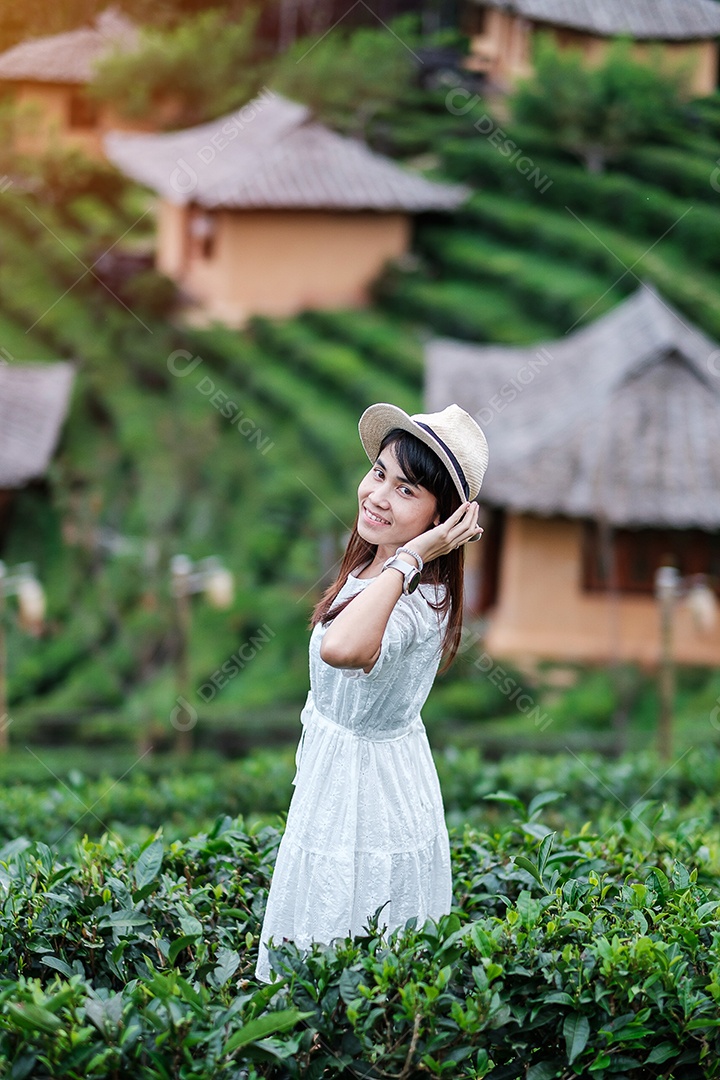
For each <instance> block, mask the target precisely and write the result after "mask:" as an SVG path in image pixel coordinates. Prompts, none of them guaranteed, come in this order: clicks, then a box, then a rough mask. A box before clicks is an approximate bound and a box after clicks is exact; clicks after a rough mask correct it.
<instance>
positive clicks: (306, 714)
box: [301, 703, 425, 742]
mask: <svg viewBox="0 0 720 1080" xmlns="http://www.w3.org/2000/svg"><path fill="white" fill-rule="evenodd" d="M301 720H302V723H303V726H307V725H309V724H312V723H313V722H315V721H318V720H319V721H320V723H323V724H327V725H328V726H329V727H331V728H334V729H336V730H337V731H341V732H343V734H345V735H351V736H352V737H353V738H354V739H359V740H361V741H362V742H395V741H397V740H398V739H404V738H405V737H406V736H407V735H410V734H411V733H412V732H415V731H424V730H425V725H424V724H423V722H422V716H421V715H420V713H418V714H417V715H416V716H414V717H413V719H412V720H411V721H410V723H408V724H406V725H405V727H402V728H398V729H396V730H395V729H394V730H393V731H392V734H390V735H383V734H382V733H378V732H375V733H374V734H371V735H362V734H360V733H358V732H357V731H355V730H354V729H353V728H349V727H346V726H345V725H344V724H338V722H337V720H332V719H331V718H330V717H329V716H326V715H325V713H322V712H320V710H319V709H318V707H317V706H316V705H315V704H314V703H313V704H312V705H311V706H310V707H309V708H308V709H307V711H306V710H305V709H303V713H302V715H301Z"/></svg>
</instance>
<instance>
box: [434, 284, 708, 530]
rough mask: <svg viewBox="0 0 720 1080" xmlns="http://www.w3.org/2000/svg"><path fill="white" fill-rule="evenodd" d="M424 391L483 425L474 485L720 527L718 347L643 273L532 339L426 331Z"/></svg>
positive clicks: (543, 504)
mask: <svg viewBox="0 0 720 1080" xmlns="http://www.w3.org/2000/svg"><path fill="white" fill-rule="evenodd" d="M426 356H427V378H428V391H427V392H428V401H429V406H430V408H442V407H443V406H444V405H446V404H447V403H448V402H450V401H461V402H462V403H463V406H464V408H466V409H468V411H470V412H472V413H473V414H475V415H476V416H477V418H478V420H479V422H480V423H481V424H482V423H483V421H484V426H485V429H486V431H487V438H488V444H489V447H490V465H489V467H488V471H487V475H486V478H485V481H484V484H483V491H482V495H483V499H485V500H487V501H488V502H492V503H494V504H497V505H503V506H506V507H511V508H513V509H516V510H523V511H531V512H532V513H536V514H543V515H551V514H566V515H567V516H569V517H593V518H603V519H606V520H607V521H609V522H610V523H612V524H615V525H627V526H641V525H644V526H661V525H662V526H666V527H669V528H676V529H679V528H689V527H693V526H697V527H701V528H707V529H717V528H720V374H718V372H720V364H718V365H717V367H715V366H714V365H713V359H712V358H713V357H718V356H720V349H719V347H718V345H717V344H716V343H715V342H713V341H712V340H710V338H708V337H706V336H705V335H704V334H703V333H702V332H701V331H700V330H698V329H697V328H696V327H693V326H691V325H690V324H689V323H688V322H687V320H685V319H684V318H683V317H682V316H681V315H680V314H679V313H678V312H677V311H676V310H675V309H674V308H673V307H672V306H671V305H670V304H668V303H667V301H665V300H663V299H662V298H661V297H660V296H659V295H658V293H657V292H656V291H655V289H654V288H653V287H652V286H650V285H644V286H643V287H642V288H640V289H639V290H638V291H637V292H636V293H634V294H633V295H632V296H631V297H630V298H629V299H628V300H626V301H625V302H624V303H622V304H620V305H619V306H618V307H616V308H615V309H614V310H612V311H610V312H609V313H608V314H607V315H604V316H603V317H602V318H600V319H597V320H596V321H595V322H594V323H591V324H590V325H588V326H585V327H583V328H582V329H580V330H577V331H575V332H574V333H572V334H568V336H567V337H564V338H560V339H559V340H557V341H552V342H547V343H543V344H542V345H539V346H536V347H532V348H523V349H516V348H506V347H502V346H495V345H492V346H484V345H481V346H475V345H467V344H463V343H461V342H455V341H446V340H434V341H432V342H431V343H430V344H429V345H428V347H427V353H426Z"/></svg>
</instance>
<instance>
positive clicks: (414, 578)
mask: <svg viewBox="0 0 720 1080" xmlns="http://www.w3.org/2000/svg"><path fill="white" fill-rule="evenodd" d="M419 584H420V571H419V570H415V571H414V573H413V574H411V575H410V580H409V581H408V582H407V591H408V592H409V593H411V592H415V590H416V589H417V587H418V585H419Z"/></svg>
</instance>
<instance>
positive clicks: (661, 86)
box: [511, 34, 689, 173]
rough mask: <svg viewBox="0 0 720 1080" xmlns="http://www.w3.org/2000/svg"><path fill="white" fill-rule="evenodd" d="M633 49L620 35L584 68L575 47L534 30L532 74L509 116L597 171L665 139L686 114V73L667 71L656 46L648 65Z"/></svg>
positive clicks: (522, 84) (520, 87)
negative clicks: (594, 62)
mask: <svg viewBox="0 0 720 1080" xmlns="http://www.w3.org/2000/svg"><path fill="white" fill-rule="evenodd" d="M631 48H632V43H631V42H630V41H629V40H627V39H618V40H617V41H615V42H613V44H612V45H611V46H610V48H609V49H608V52H607V55H606V57H605V59H604V61H603V62H602V63H601V64H600V65H590V64H589V63H588V61H587V59H586V58H585V57H584V56H583V53H582V52H581V51H580V50H579V49H559V48H558V47H557V46H556V45H555V44H554V42H553V40H552V38H551V37H550V36H549V35H547V34H541V35H539V37H538V42H537V45H536V50H535V55H534V68H535V73H534V75H533V77H532V78H530V79H525V80H522V81H521V82H520V83H519V84H518V86H517V88H516V91H515V93H514V95H513V96H512V99H511V107H512V110H513V115H514V118H515V120H516V121H518V122H520V123H528V124H532V125H534V126H536V127H538V128H541V129H542V130H543V131H544V132H545V133H546V135H547V138H548V140H549V141H550V142H552V143H553V144H554V145H555V146H558V147H560V148H561V149H563V150H566V151H568V152H569V153H571V154H575V155H576V156H577V157H579V158H580V159H581V160H582V161H583V162H584V164H585V166H586V168H587V169H588V171H589V172H596V173H599V172H603V171H604V169H605V165H606V163H607V162H608V161H610V160H612V159H615V158H618V157H621V156H622V154H623V153H625V152H626V151H627V150H629V149H630V148H631V147H632V146H634V145H635V144H636V143H638V142H665V141H671V140H672V137H673V133H674V132H675V131H677V130H678V129H679V128H680V127H681V126H682V124H683V122H684V119H685V115H686V109H687V106H686V105H685V104H684V98H685V96H686V93H687V82H688V75H689V72H688V70H687V68H680V67H674V68H673V69H672V70H667V69H666V68H667V65H664V64H663V51H662V47H661V46H658V47H657V48H656V49H655V50H654V51H653V52H652V54H651V57H650V62H649V63H643V62H642V61H638V60H635V59H633V57H632V55H631Z"/></svg>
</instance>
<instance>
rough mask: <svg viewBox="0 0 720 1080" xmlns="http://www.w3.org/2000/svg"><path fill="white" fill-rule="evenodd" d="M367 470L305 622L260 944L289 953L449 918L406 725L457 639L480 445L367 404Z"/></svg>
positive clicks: (424, 785)
mask: <svg viewBox="0 0 720 1080" xmlns="http://www.w3.org/2000/svg"><path fill="white" fill-rule="evenodd" d="M358 428H359V432H360V439H361V442H362V444H363V447H364V449H365V452H366V453H367V455H368V457H369V459H370V461H371V463H372V467H371V469H370V470H369V472H368V473H367V474H366V475H365V476H364V477H363V479H362V480H361V482H360V485H359V487H358V516H357V519H356V521H355V524H354V527H353V530H352V533H351V535H350V539H349V541H348V544H347V548H346V550H345V555H344V557H343V560H342V563H341V565H340V570H339V573H338V577H337V580H336V581H335V583H334V584H333V585H332V586H330V588H329V589H328V590H327V591H326V593H325V595H324V596H323V597H322V599H321V600H320V601H319V603H318V604H317V606H316V607H315V610H314V612H313V617H312V620H311V623H310V625H311V626H312V628H313V629H312V633H311V635H310V690H309V692H308V696H307V701H306V703H305V706H304V708H303V711H302V714H301V720H302V722H303V734H302V738H301V740H300V745H299V747H298V752H297V755H296V765H297V772H296V775H295V779H294V780H293V784H294V785H295V791H294V793H293V797H292V801H291V803H290V809H289V811H288V817H287V825H286V828H285V833H284V835H283V838H282V841H281V843H280V848H279V850H278V856H277V862H276V865H275V871H274V874H273V879H272V883H271V887H270V893H269V896H268V902H267V909H266V912H265V919H264V922H263V927H262V931H261V935H260V955H259V959H258V964H257V969H256V974H257V977H258V979H260V980H262V981H263V982H269V981H270V978H271V976H270V964H269V956H268V949H267V946H268V942H269V941H271V940H272V942H274V943H275V944H280V943H281V942H282V940H283V938H285V939H288V940H290V941H294V942H295V943H296V944H297V945H298V946H299V947H300V948H307V947H308V946H309V945H310V944H311V943H312V942H314V941H316V942H320V943H322V944H329V943H330V942H331V941H332V940H333V939H334V938H337V937H341V938H345V937H347V936H349V935H355V934H360V933H362V932H363V928H364V927H365V926H366V924H367V921H368V918H369V917H370V916H372V915H373V914H374V913H375V912H376V911H377V909H378V908H382V913H381V922H382V923H383V924H384V925H385V926H387V929H388V930H391V929H393V928H395V927H397V926H402V925H403V924H404V923H405V922H406V921H407V920H408V919H410V918H412V917H415V918H417V920H418V923H419V924H422V922H424V921H425V919H427V918H433V919H437V918H439V916H440V915H443V914H446V913H447V912H448V911H449V910H450V906H451V902H452V882H451V876H450V845H449V841H448V834H447V828H446V826H445V818H444V812H443V803H442V796H441V793H440V786H439V783H438V778H437V773H436V771H435V765H434V763H433V760H432V756H431V753H430V747H429V745H428V740H427V735H426V733H425V728H424V726H423V722H422V718H421V716H420V709H421V708H422V706H423V705H424V704H425V701H426V699H427V696H428V694H429V692H430V688H431V686H432V684H433V681H434V678H435V675H436V673H437V671H438V667H439V664H440V660H441V657H442V656H444V658H445V663H444V666H443V668H442V671H445V670H446V669H447V667H448V666H449V665H450V664H451V663H452V660H453V658H454V656H455V653H456V652H457V647H458V643H459V638H460V631H461V628H462V608H463V559H464V552H463V545H464V544H465V543H466V542H467V541H469V540H478V539H479V538H480V534H481V533H482V529H481V528H479V527H478V524H477V518H478V511H479V507H478V504H477V503H476V502H474V501H472V500H474V499H475V498H476V496H477V494H478V491H479V490H480V485H481V483H482V479H483V476H484V473H485V469H486V467H487V458H488V452H487V442H486V440H485V436H484V434H483V432H482V430H481V429H480V428H479V427H478V425H477V424H476V423H475V421H474V420H473V419H472V417H471V416H470V415H469V414H468V413H467V412H465V410H464V409H461V408H460V407H459V406H458V405H449V406H448V407H447V408H446V409H443V410H442V411H441V412H437V413H427V414H423V413H417V414H415V415H414V416H408V414H407V413H406V412H404V411H403V410H402V409H400V408H398V407H397V406H395V405H389V404H386V403H379V404H377V405H371V406H370V407H369V408H368V409H366V410H365V412H364V413H363V414H362V416H361V417H360V421H359V424H358Z"/></svg>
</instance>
